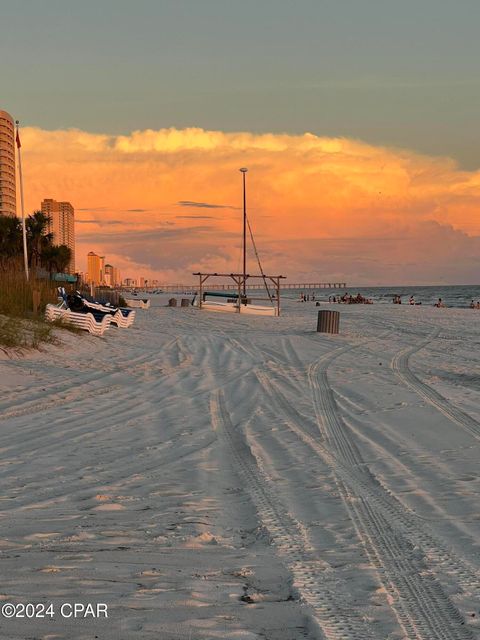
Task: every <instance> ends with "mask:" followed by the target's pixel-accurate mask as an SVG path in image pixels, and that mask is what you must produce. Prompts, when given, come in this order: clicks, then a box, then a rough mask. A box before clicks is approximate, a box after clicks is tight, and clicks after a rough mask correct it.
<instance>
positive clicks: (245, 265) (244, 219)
mask: <svg viewBox="0 0 480 640" xmlns="http://www.w3.org/2000/svg"><path fill="white" fill-rule="evenodd" d="M240 171H241V172H242V177H243V297H244V298H246V295H247V284H246V275H247V189H246V180H245V174H246V173H247V171H248V169H247V168H246V167H242V168H241V169H240Z"/></svg>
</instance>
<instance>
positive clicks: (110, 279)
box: [104, 264, 122, 287]
mask: <svg viewBox="0 0 480 640" xmlns="http://www.w3.org/2000/svg"><path fill="white" fill-rule="evenodd" d="M104 279H105V284H106V285H107V286H109V287H118V286H120V285H121V284H122V281H121V279H120V271H119V270H118V269H117V267H114V266H112V265H111V264H106V265H105V278H104Z"/></svg>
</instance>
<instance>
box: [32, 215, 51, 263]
mask: <svg viewBox="0 0 480 640" xmlns="http://www.w3.org/2000/svg"><path fill="white" fill-rule="evenodd" d="M49 222H50V217H49V216H47V215H45V214H44V213H43V212H42V211H34V212H33V213H32V214H31V215H29V216H28V218H27V247H28V255H29V264H30V268H31V269H32V270H35V269H37V267H38V266H39V265H40V264H41V263H42V252H43V251H44V250H45V249H46V248H47V247H48V246H51V244H52V240H53V234H52V233H48V223H49Z"/></svg>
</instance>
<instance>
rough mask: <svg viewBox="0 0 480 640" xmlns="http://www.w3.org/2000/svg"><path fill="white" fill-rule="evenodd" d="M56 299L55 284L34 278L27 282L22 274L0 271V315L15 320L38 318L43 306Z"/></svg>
mask: <svg viewBox="0 0 480 640" xmlns="http://www.w3.org/2000/svg"><path fill="white" fill-rule="evenodd" d="M35 297H36V300H37V302H38V304H37V308H36V309H35V308H34V298H35ZM56 299H57V293H56V285H55V283H53V282H50V281H49V280H40V279H37V278H35V277H31V278H30V279H29V280H28V281H27V280H26V278H25V275H24V273H23V272H22V271H18V270H13V269H12V270H2V271H0V314H2V315H6V316H11V317H16V318H35V317H39V316H40V315H43V312H44V311H45V306H46V305H47V304H48V303H49V302H56Z"/></svg>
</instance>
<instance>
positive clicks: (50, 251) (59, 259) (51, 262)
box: [42, 244, 72, 274]
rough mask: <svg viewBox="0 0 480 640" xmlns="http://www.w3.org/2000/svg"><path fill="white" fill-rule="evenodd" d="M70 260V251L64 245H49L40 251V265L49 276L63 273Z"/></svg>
mask: <svg viewBox="0 0 480 640" xmlns="http://www.w3.org/2000/svg"><path fill="white" fill-rule="evenodd" d="M71 258H72V251H71V249H70V248H69V247H67V246H66V245H64V244H61V245H54V244H51V245H49V246H47V247H44V249H43V250H42V264H43V265H44V266H45V267H46V268H47V269H48V271H49V272H50V274H52V273H53V272H57V273H65V271H66V269H67V267H68V264H69V262H70V260H71Z"/></svg>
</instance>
